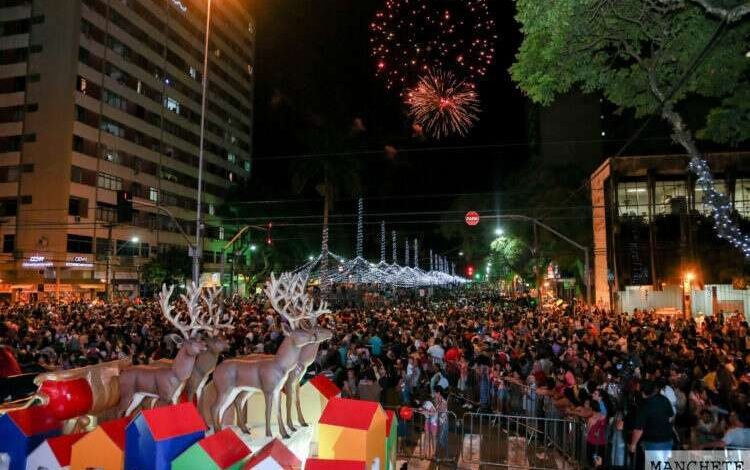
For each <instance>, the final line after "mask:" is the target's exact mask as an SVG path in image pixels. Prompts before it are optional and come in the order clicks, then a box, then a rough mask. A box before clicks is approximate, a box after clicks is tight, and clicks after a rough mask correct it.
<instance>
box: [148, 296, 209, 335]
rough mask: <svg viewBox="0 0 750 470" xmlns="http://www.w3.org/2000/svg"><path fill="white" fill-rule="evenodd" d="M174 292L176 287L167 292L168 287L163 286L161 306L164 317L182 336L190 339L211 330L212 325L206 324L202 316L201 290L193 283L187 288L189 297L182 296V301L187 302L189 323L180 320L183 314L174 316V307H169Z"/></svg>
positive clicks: (160, 297)
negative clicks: (203, 331) (200, 332)
mask: <svg viewBox="0 0 750 470" xmlns="http://www.w3.org/2000/svg"><path fill="white" fill-rule="evenodd" d="M173 292H174V286H171V287H170V288H169V290H167V286H166V285H163V286H162V292H161V294H159V305H160V306H161V310H162V313H163V314H164V317H165V318H166V319H167V320H168V321H169V322H170V323H171V324H172V325H174V327H175V328H177V330H178V331H179V332H180V333H181V334H182V336H183V337H184V338H185V339H190V338H192V337H193V336H195V335H196V334H197V333H198V332H199V331H201V330H209V329H210V325H209V324H208V323H206V321H205V320H204V318H203V317H202V316H201V307H200V305H198V302H199V300H200V293H201V291H200V288H198V287H196V286H195V283H191V284H190V285H189V286H188V288H187V292H188V293H187V295H185V294H181V295H180V297H182V300H184V301H185V305H186V306H187V315H188V321H187V322H183V321H181V320H180V318H181V317H182V314H181V313H177V314H176V315H172V310H174V306H171V305H169V298H170V297H171V296H172V293H173Z"/></svg>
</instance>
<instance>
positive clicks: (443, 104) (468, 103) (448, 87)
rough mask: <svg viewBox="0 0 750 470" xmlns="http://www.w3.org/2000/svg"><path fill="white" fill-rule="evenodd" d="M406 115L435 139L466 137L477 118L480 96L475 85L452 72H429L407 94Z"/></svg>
mask: <svg viewBox="0 0 750 470" xmlns="http://www.w3.org/2000/svg"><path fill="white" fill-rule="evenodd" d="M405 101H406V104H407V105H408V106H409V116H410V117H411V118H412V120H413V121H414V124H416V125H418V126H420V127H421V128H422V131H423V132H424V133H425V134H427V135H429V136H431V137H433V138H435V139H442V138H443V137H447V136H449V135H454V134H457V135H460V136H465V135H466V134H467V133H468V132H469V129H471V128H472V127H473V126H474V123H475V122H476V121H477V119H479V96H478V95H477V92H476V91H475V90H474V87H473V86H472V85H471V84H469V83H467V82H465V81H462V80H458V79H457V78H456V77H455V76H454V75H453V74H452V73H451V72H428V73H427V74H426V75H424V76H422V77H420V79H419V83H417V85H416V86H415V87H414V88H412V89H410V90H408V91H407V93H406V99H405Z"/></svg>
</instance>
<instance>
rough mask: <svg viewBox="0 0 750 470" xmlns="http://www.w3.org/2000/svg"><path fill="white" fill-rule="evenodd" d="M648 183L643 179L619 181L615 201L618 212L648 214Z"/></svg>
mask: <svg viewBox="0 0 750 470" xmlns="http://www.w3.org/2000/svg"><path fill="white" fill-rule="evenodd" d="M647 188H648V184H647V183H646V182H645V181H642V182H641V181H639V182H632V183H619V184H618V185H617V202H618V204H619V208H618V209H619V214H620V215H629V216H641V217H646V216H647V215H648V189H647Z"/></svg>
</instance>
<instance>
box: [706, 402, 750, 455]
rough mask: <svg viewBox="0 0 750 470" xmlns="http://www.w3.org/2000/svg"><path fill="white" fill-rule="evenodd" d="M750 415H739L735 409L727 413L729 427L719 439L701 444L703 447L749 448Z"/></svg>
mask: <svg viewBox="0 0 750 470" xmlns="http://www.w3.org/2000/svg"><path fill="white" fill-rule="evenodd" d="M748 425H750V416H748V415H744V416H740V415H739V414H738V413H737V412H736V411H732V412H731V413H729V428H728V429H727V432H726V433H725V434H724V437H722V438H721V440H720V441H714V442H709V443H706V444H703V445H702V446H701V448H703V449H716V448H728V449H750V428H749V427H748Z"/></svg>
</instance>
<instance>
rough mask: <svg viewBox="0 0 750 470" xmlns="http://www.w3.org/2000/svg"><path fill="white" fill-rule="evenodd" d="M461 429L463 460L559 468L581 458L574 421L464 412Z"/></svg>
mask: <svg viewBox="0 0 750 470" xmlns="http://www.w3.org/2000/svg"><path fill="white" fill-rule="evenodd" d="M463 431H464V445H463V454H462V459H463V461H464V462H467V463H473V464H479V465H494V466H499V467H508V468H524V469H535V470H547V469H549V470H553V469H554V470H559V469H561V468H570V469H573V468H581V465H582V462H583V461H585V455H586V448H585V433H584V432H583V431H584V430H583V428H582V425H581V423H580V422H578V421H575V420H570V419H560V418H545V417H533V416H524V415H517V414H516V415H503V414H494V413H492V414H490V413H466V414H464V419H463ZM561 459H562V461H563V462H564V463H565V464H566V466H561V465H560V461H561Z"/></svg>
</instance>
